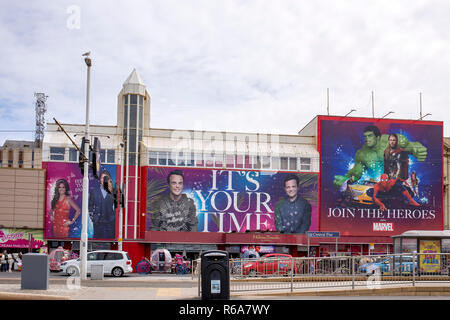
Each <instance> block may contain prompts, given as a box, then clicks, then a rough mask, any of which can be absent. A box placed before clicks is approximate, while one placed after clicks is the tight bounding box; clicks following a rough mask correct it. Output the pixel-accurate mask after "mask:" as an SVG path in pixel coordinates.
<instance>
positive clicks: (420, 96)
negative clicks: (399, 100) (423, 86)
mask: <svg viewBox="0 0 450 320" xmlns="http://www.w3.org/2000/svg"><path fill="white" fill-rule="evenodd" d="M419 105H420V120H422V92H419Z"/></svg>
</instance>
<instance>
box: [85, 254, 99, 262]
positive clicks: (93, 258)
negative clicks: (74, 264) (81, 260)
mask: <svg viewBox="0 0 450 320" xmlns="http://www.w3.org/2000/svg"><path fill="white" fill-rule="evenodd" d="M87 260H88V261H92V260H97V252H93V253H88V255H87Z"/></svg>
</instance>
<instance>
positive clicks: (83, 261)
mask: <svg viewBox="0 0 450 320" xmlns="http://www.w3.org/2000/svg"><path fill="white" fill-rule="evenodd" d="M84 61H85V62H86V65H87V67H88V68H87V89H86V127H85V132H84V137H85V139H86V143H85V145H84V154H85V155H86V156H87V157H88V159H89V98H90V97H89V95H90V90H89V87H90V82H91V65H92V64H91V59H90V58H89V54H86V58H85V59H84ZM83 169H84V173H83V206H82V212H81V237H80V277H81V280H86V271H87V245H88V235H87V224H88V210H89V208H88V201H89V193H88V192H89V160H88V161H85V162H84V164H83Z"/></svg>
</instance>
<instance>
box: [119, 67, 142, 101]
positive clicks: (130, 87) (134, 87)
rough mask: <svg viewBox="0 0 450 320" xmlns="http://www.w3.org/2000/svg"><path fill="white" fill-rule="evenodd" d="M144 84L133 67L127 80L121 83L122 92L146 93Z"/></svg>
mask: <svg viewBox="0 0 450 320" xmlns="http://www.w3.org/2000/svg"><path fill="white" fill-rule="evenodd" d="M146 91H147V90H146V88H145V84H144V82H143V81H142V79H141V77H140V76H139V74H138V72H137V71H136V69H133V71H132V72H131V74H130V75H129V76H128V78H127V80H125V82H124V83H123V89H122V93H123V94H140V95H142V96H145V95H146Z"/></svg>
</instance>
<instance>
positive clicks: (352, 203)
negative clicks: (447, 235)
mask: <svg viewBox="0 0 450 320" xmlns="http://www.w3.org/2000/svg"><path fill="white" fill-rule="evenodd" d="M318 130H319V152H320V156H321V164H320V166H321V173H320V174H321V176H320V186H321V187H320V208H321V209H320V230H321V231H324V230H333V231H334V230H336V231H340V232H341V235H344V236H345V235H364V236H366V235H375V236H385V235H394V234H400V233H402V232H404V231H407V230H411V229H416V230H442V224H443V220H442V219H443V215H442V211H443V206H442V201H443V197H442V141H443V140H442V139H443V138H442V137H443V131H442V122H425V121H406V120H384V119H367V118H344V117H319V125H318Z"/></svg>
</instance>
